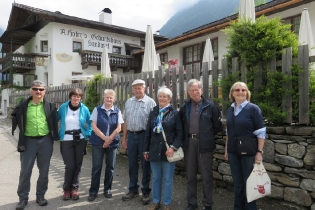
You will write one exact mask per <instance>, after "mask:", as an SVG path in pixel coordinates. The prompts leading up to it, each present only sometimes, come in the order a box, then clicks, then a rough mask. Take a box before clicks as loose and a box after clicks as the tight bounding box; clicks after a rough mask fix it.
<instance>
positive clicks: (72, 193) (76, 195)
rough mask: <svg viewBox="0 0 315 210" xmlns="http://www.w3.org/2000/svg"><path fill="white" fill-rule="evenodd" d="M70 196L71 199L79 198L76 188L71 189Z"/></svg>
mask: <svg viewBox="0 0 315 210" xmlns="http://www.w3.org/2000/svg"><path fill="white" fill-rule="evenodd" d="M71 197H72V200H78V199H79V198H80V197H79V193H78V190H77V189H72V191H71Z"/></svg>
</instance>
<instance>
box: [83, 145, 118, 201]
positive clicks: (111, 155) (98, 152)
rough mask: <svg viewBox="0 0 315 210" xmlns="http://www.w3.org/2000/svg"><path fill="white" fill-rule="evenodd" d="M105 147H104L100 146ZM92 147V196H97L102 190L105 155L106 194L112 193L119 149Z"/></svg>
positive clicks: (90, 191)
mask: <svg viewBox="0 0 315 210" xmlns="http://www.w3.org/2000/svg"><path fill="white" fill-rule="evenodd" d="M100 146H103V145H100ZM100 146H95V145H92V174H91V187H90V190H89V193H90V194H95V195H96V194H97V193H98V190H99V188H100V180H101V173H102V166H103V159H104V155H106V160H105V164H106V168H105V177H104V193H105V192H110V191H111V189H112V183H113V178H114V171H115V164H116V153H117V148H101V147H100Z"/></svg>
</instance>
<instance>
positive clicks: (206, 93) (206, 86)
mask: <svg viewBox="0 0 315 210" xmlns="http://www.w3.org/2000/svg"><path fill="white" fill-rule="evenodd" d="M208 66H209V63H208V62H205V63H203V64H202V85H203V90H202V95H203V97H204V98H205V99H209V92H210V90H209V88H210V87H209V71H208V69H209V67H208Z"/></svg>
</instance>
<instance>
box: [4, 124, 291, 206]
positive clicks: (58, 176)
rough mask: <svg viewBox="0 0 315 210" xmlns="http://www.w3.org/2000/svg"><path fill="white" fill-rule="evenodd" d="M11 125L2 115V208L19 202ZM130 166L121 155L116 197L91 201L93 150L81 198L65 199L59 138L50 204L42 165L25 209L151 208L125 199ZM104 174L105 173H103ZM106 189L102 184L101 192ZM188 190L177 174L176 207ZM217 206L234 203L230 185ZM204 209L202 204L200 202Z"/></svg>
mask: <svg viewBox="0 0 315 210" xmlns="http://www.w3.org/2000/svg"><path fill="white" fill-rule="evenodd" d="M10 132H11V127H10V121H9V120H8V119H3V118H2V119H1V118H0V169H1V170H0V209H1V210H6V209H8V210H9V209H15V205H16V204H17V202H18V197H17V194H16V189H17V185H18V179H19V170H20V161H19V153H18V152H16V145H17V139H16V138H17V132H16V134H15V135H14V136H12V135H10ZM127 169H128V167H127V157H126V156H124V155H118V156H117V163H116V170H115V177H114V182H113V190H112V192H113V197H112V198H111V199H106V198H105V197H104V195H103V194H99V195H98V197H97V198H96V199H95V201H94V202H88V201H87V197H88V189H89V186H90V174H91V153H89V154H88V155H86V156H85V157H84V162H83V166H82V173H81V179H80V180H81V185H80V190H79V193H80V199H79V200H77V201H73V200H69V201H63V200H62V192H63V191H62V183H63V174H64V164H63V161H62V158H61V155H60V152H59V142H55V144H54V153H53V157H52V159H51V164H50V175H49V187H48V191H47V193H46V196H45V197H46V199H48V202H49V203H48V205H47V206H46V207H39V206H38V205H37V204H36V202H35V198H36V196H35V187H36V186H35V185H36V179H37V177H38V169H37V167H36V164H35V167H34V169H33V175H32V180H31V192H30V197H29V203H28V205H27V206H26V208H25V209H32V210H33V209H35V210H37V209H41V210H46V209H80V210H83V209H89V210H102V209H120V210H127V209H128V210H129V209H132V210H133V209H147V207H148V206H143V205H142V203H141V197H138V198H135V199H133V200H131V201H127V202H124V201H122V200H121V196H122V195H123V194H124V193H125V192H127V191H128V170H127ZM102 176H103V174H102ZM198 190H199V193H200V195H198V200H199V201H200V200H201V199H202V195H201V192H202V190H201V186H200V183H199V186H198ZM102 191H103V188H102V187H101V189H100V192H102ZM185 195H186V190H185V180H184V178H182V177H181V176H175V183H174V189H173V202H172V209H173V210H180V209H184V208H185V206H186V198H185ZM213 200H214V206H213V209H214V210H228V209H232V206H233V193H232V192H230V191H227V190H226V189H222V188H217V189H215V190H214V195H213ZM198 205H199V206H200V207H199V209H202V208H201V207H202V205H201V203H200V202H199V204H198ZM259 207H260V208H259V209H264V210H265V209H266V210H270V209H277V210H280V209H285V208H281V207H279V206H275V204H272V203H270V202H268V201H266V200H264V199H262V200H260V202H259Z"/></svg>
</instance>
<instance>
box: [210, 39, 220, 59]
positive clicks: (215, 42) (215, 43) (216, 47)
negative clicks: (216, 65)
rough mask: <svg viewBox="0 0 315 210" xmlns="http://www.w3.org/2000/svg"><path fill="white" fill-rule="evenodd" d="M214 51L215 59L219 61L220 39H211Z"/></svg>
mask: <svg viewBox="0 0 315 210" xmlns="http://www.w3.org/2000/svg"><path fill="white" fill-rule="evenodd" d="M211 45H212V51H213V58H214V60H215V61H216V60H218V59H219V41H218V38H214V39H211Z"/></svg>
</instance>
